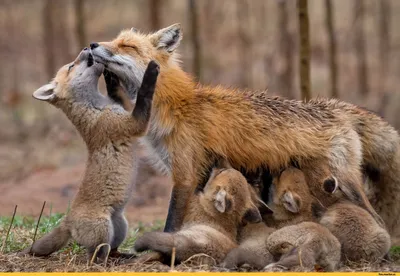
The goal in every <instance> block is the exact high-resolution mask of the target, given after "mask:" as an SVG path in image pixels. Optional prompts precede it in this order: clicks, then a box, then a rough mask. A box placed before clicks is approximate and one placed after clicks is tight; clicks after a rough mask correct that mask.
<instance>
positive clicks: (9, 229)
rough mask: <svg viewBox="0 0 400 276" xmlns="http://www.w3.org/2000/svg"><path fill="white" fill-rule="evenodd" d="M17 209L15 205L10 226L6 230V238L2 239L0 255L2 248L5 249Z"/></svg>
mask: <svg viewBox="0 0 400 276" xmlns="http://www.w3.org/2000/svg"><path fill="white" fill-rule="evenodd" d="M17 207H18V205H15V208H14V213H13V215H12V218H11V222H10V226H9V227H8V230H7V234H6V238H5V239H4V241H3V245H2V246H1V253H4V248H6V244H7V240H8V235H9V234H10V231H11V227H12V225H13V222H14V218H15V214H16V213H17Z"/></svg>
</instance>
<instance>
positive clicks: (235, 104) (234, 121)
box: [91, 24, 400, 234]
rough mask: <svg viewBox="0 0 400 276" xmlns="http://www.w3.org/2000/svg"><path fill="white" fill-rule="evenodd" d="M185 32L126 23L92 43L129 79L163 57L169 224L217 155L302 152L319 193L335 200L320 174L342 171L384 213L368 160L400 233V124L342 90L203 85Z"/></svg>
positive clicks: (255, 157)
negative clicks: (188, 54) (187, 58)
mask: <svg viewBox="0 0 400 276" xmlns="http://www.w3.org/2000/svg"><path fill="white" fill-rule="evenodd" d="M181 38H182V32H181V28H180V25H179V24H175V25H172V26H170V27H167V28H165V29H162V30H159V31H158V32H156V33H152V34H148V35H146V34H141V33H138V32H136V31H132V30H126V31H122V32H121V33H120V35H119V36H118V37H117V38H116V39H114V40H113V41H110V42H102V43H99V44H97V43H92V44H91V48H92V51H93V54H94V56H95V58H96V59H97V60H98V61H99V62H102V63H104V64H106V65H107V67H108V70H110V71H112V72H113V73H115V74H116V75H117V76H118V77H119V78H122V79H123V78H131V79H133V80H137V82H138V83H139V80H140V79H141V77H142V76H143V72H144V70H145V65H146V64H147V63H148V62H149V61H150V60H151V59H154V60H157V61H158V62H159V63H160V66H161V73H160V77H159V80H158V82H157V93H156V96H155V99H154V102H153V107H154V109H153V110H154V112H153V113H152V119H151V126H150V131H149V133H148V135H147V136H146V137H145V139H143V142H144V144H145V145H147V147H148V149H149V152H150V153H151V154H152V155H153V156H154V157H155V158H156V160H157V165H160V166H161V167H162V168H163V169H165V170H166V171H168V172H171V173H172V178H173V181H174V188H173V192H172V198H171V202H170V209H169V213H168V218H167V225H166V229H165V230H166V231H172V230H174V229H177V228H179V227H180V225H181V223H182V218H183V216H184V210H185V207H186V205H187V199H188V198H189V195H190V194H191V193H192V192H193V190H194V188H195V187H196V185H197V184H198V183H201V182H204V180H205V179H207V174H208V172H209V168H210V167H211V164H212V163H213V162H214V159H215V158H219V157H223V158H227V159H228V160H229V162H230V163H231V164H232V166H233V167H234V168H240V167H245V168H246V169H247V170H254V169H257V168H260V167H262V166H264V167H267V168H268V169H270V170H272V171H274V170H280V169H281V168H282V167H286V166H287V165H288V164H289V163H290V162H291V161H296V162H297V163H298V164H299V166H300V168H301V169H302V170H303V171H304V172H305V174H306V180H307V183H309V185H310V190H311V191H312V193H313V194H314V195H315V196H317V197H318V198H321V197H324V202H325V203H327V204H332V203H334V202H335V200H336V199H335V197H333V196H328V195H326V194H325V193H324V192H323V191H322V189H321V185H322V184H321V179H325V178H326V176H328V175H332V174H333V175H335V176H337V178H338V181H339V182H340V183H343V187H344V191H345V193H346V195H347V196H348V197H349V198H350V200H352V201H353V202H356V203H358V204H359V205H360V206H363V207H364V208H366V209H367V210H368V211H369V212H370V213H371V214H373V215H374V217H375V219H376V220H377V221H381V219H380V217H379V216H378V215H377V214H376V212H375V210H374V209H373V208H372V207H371V205H370V203H369V201H368V200H367V199H366V196H365V194H364V193H363V191H362V189H361V183H362V170H361V169H360V168H361V166H363V168H364V169H365V175H366V176H368V177H370V178H371V180H372V181H373V182H374V187H375V188H376V192H375V194H374V196H376V197H377V199H379V200H377V201H374V203H375V207H376V208H377V210H378V212H379V213H380V214H381V215H382V217H383V218H384V220H385V222H386V224H387V226H388V228H389V231H390V232H391V233H392V234H399V233H398V229H399V227H398V224H399V222H398V221H399V220H397V219H395V218H394V217H393V216H390V213H392V212H394V213H398V212H400V201H399V200H395V198H396V197H398V196H399V195H400V170H399V168H400V149H399V136H398V134H397V132H396V131H395V130H394V129H393V128H392V127H391V126H389V125H388V124H387V123H386V122H385V121H383V120H382V119H380V118H379V117H377V116H375V115H374V114H372V113H370V112H367V111H364V110H362V109H360V108H358V107H356V106H353V105H351V104H347V103H342V102H339V101H336V100H317V101H311V102H309V103H303V102H300V101H295V100H284V99H280V98H273V97H268V96H266V95H265V94H263V93H259V92H257V93H256V92H240V91H235V90H230V89H226V88H223V87H220V86H218V87H208V86H202V85H200V84H198V83H196V82H195V81H194V80H193V79H192V77H190V76H189V75H188V74H187V73H185V72H184V71H183V70H182V69H181V68H180V66H179V63H178V59H177V55H176V53H175V50H176V48H177V47H178V45H179V43H180V40H181ZM137 86H139V85H137ZM130 96H131V97H135V93H133V94H131V95H130ZM320 167H321V168H325V167H326V168H329V170H328V171H325V170H323V169H321V170H320V169H319V168H320ZM375 176H376V177H375Z"/></svg>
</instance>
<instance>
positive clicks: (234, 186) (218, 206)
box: [135, 168, 261, 263]
mask: <svg viewBox="0 0 400 276" xmlns="http://www.w3.org/2000/svg"><path fill="white" fill-rule="evenodd" d="M250 189H251V187H250V185H249V184H248V183H247V181H246V179H245V178H244V176H243V175H242V174H241V173H240V172H239V171H236V170H234V169H231V168H230V169H225V170H221V169H214V170H213V172H212V175H211V177H210V179H209V181H208V183H207V184H206V186H205V187H204V190H203V191H199V192H198V193H197V194H194V195H193V198H192V199H191V200H190V205H189V208H188V211H187V215H186V217H185V220H184V224H183V227H182V229H181V230H180V231H178V232H176V233H162V232H151V233H145V234H144V235H143V236H142V237H140V238H139V239H138V240H137V241H136V244H135V250H137V251H144V250H149V249H151V250H155V251H158V252H161V253H163V254H165V255H167V256H171V252H172V248H173V247H175V248H176V260H177V261H185V260H187V259H188V258H189V257H191V256H193V255H196V254H199V253H204V254H207V255H208V256H210V257H212V258H213V259H214V260H215V261H216V262H217V263H220V262H221V261H222V260H223V259H224V257H225V256H226V254H227V253H228V252H229V251H230V250H232V249H233V248H235V247H237V243H236V234H237V230H238V227H239V226H240V225H241V224H242V223H244V222H250V223H252V222H253V223H255V222H259V221H261V215H260V213H259V211H258V209H257V208H256V206H255V205H254V204H253V203H252V201H251V194H250V191H249V190H250ZM202 262H206V260H204V259H203V260H202Z"/></svg>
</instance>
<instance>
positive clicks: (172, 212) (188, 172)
mask: <svg viewBox="0 0 400 276" xmlns="http://www.w3.org/2000/svg"><path fill="white" fill-rule="evenodd" d="M186 152H187V153H186ZM186 152H185V151H184V150H183V151H182V152H181V153H180V155H179V156H182V157H183V158H179V157H178V156H177V157H176V159H175V160H173V164H172V180H173V185H174V186H173V188H172V193H171V198H170V201H169V207H168V215H167V221H166V222H165V227H164V232H168V233H171V232H175V231H177V230H179V229H180V227H181V225H182V222H183V219H184V216H185V210H186V205H187V200H188V199H189V198H190V196H191V194H192V193H194V190H195V187H196V186H197V184H198V181H199V180H198V177H197V174H196V173H195V170H194V169H193V164H192V163H191V162H188V160H192V158H190V153H189V152H188V151H186Z"/></svg>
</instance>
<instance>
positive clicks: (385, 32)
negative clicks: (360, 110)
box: [378, 0, 391, 94]
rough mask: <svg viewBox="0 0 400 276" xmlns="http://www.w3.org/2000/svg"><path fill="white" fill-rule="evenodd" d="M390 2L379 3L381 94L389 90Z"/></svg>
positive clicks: (382, 0)
mask: <svg viewBox="0 0 400 276" xmlns="http://www.w3.org/2000/svg"><path fill="white" fill-rule="evenodd" d="M390 15H391V14H390V2H389V0H380V1H379V28H378V33H379V34H378V35H379V60H380V66H379V67H380V68H379V74H380V78H379V93H382V94H386V93H387V92H388V90H389V87H388V75H389V55H390V26H389V25H390V24H389V22H390Z"/></svg>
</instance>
